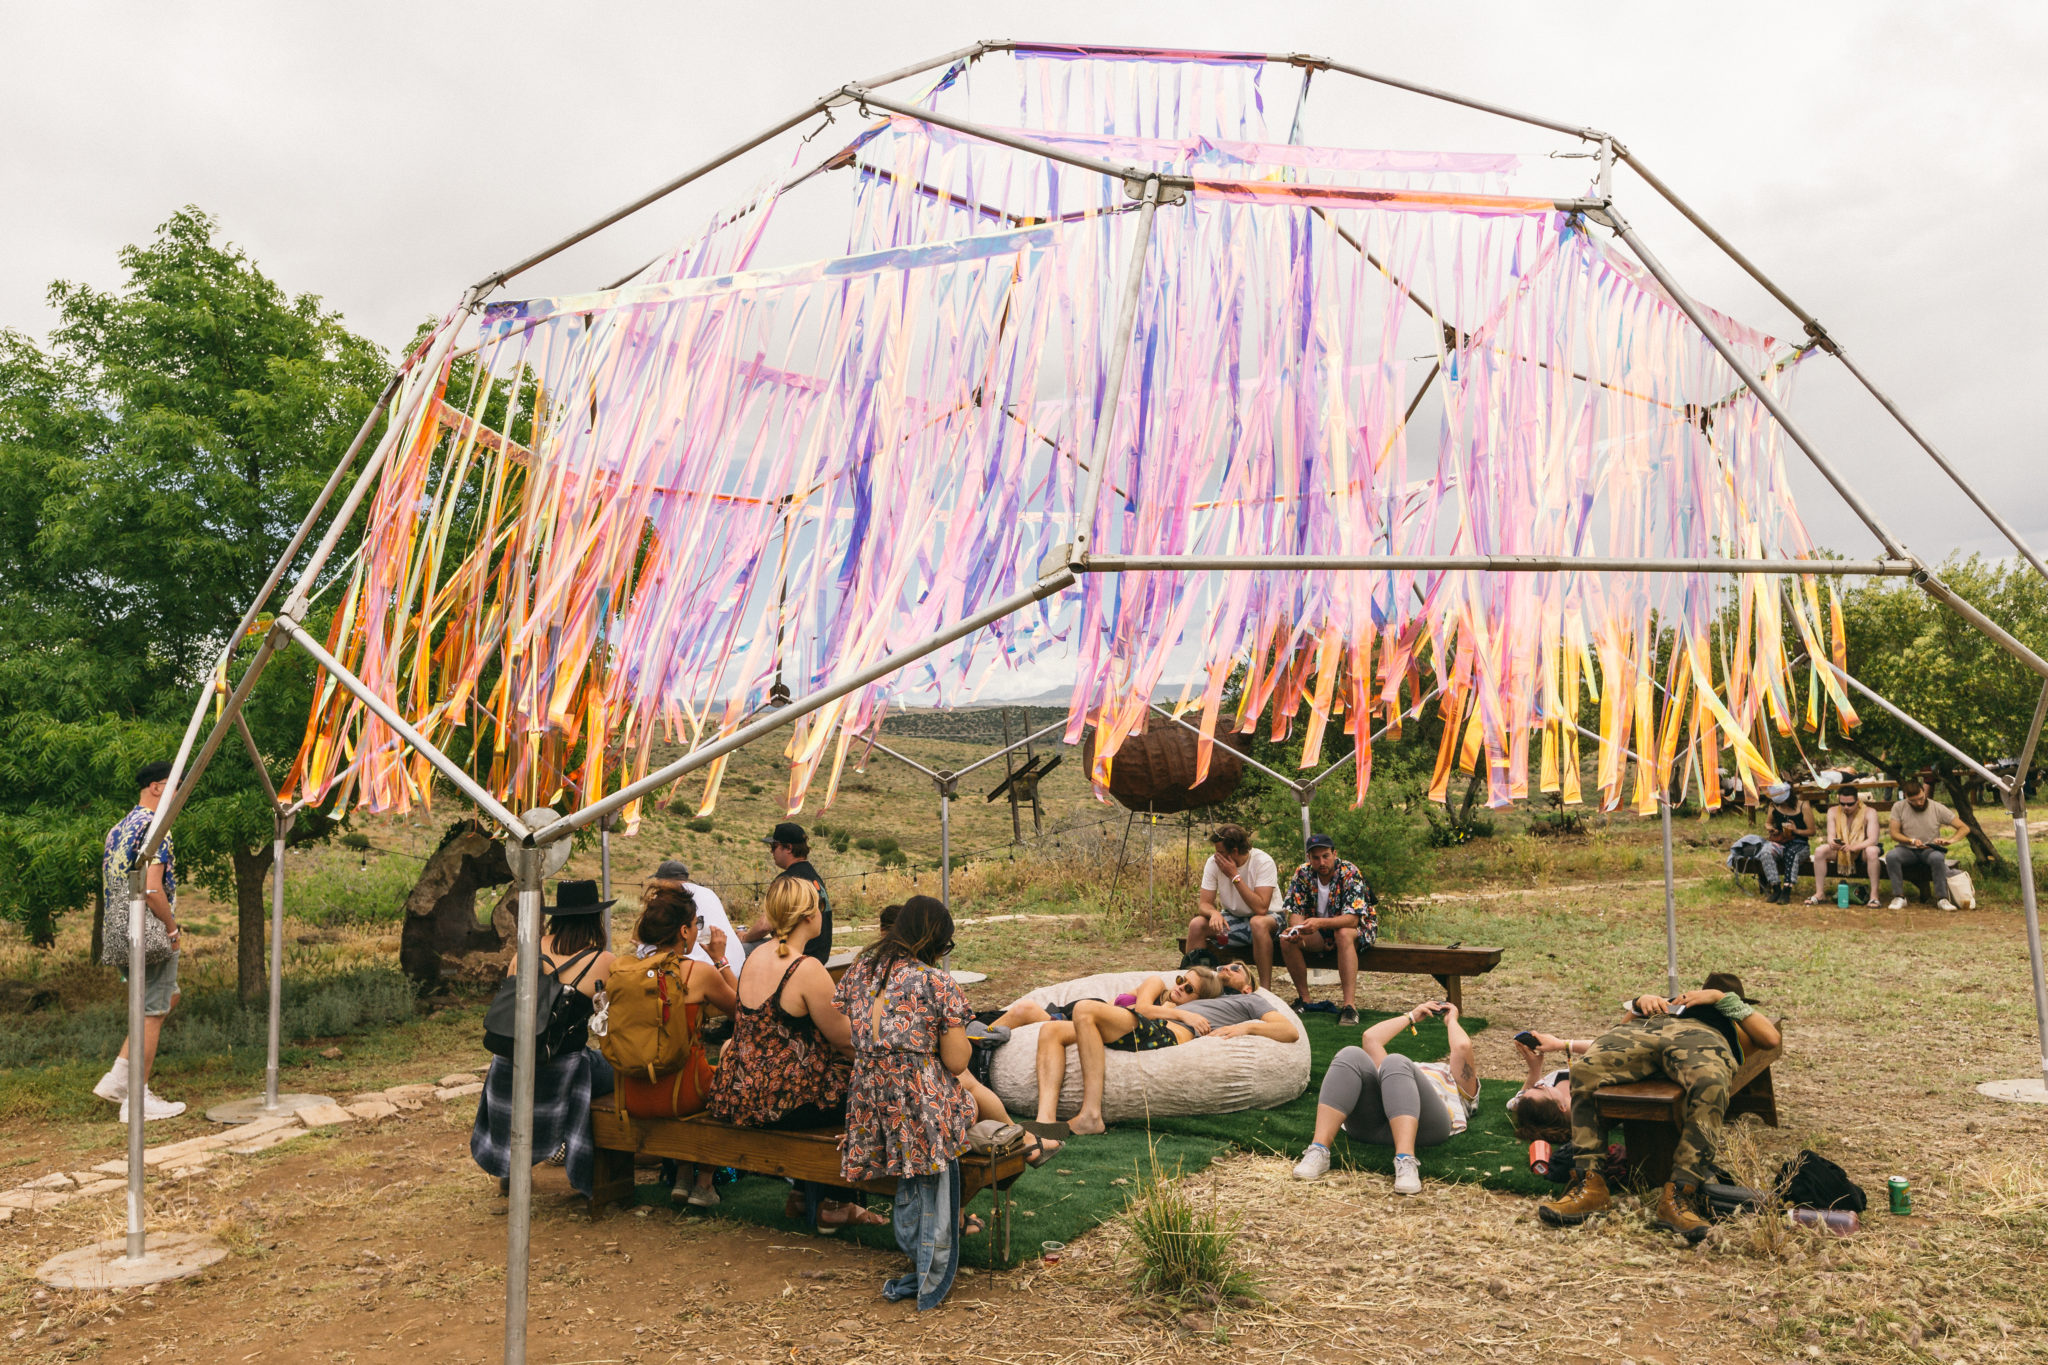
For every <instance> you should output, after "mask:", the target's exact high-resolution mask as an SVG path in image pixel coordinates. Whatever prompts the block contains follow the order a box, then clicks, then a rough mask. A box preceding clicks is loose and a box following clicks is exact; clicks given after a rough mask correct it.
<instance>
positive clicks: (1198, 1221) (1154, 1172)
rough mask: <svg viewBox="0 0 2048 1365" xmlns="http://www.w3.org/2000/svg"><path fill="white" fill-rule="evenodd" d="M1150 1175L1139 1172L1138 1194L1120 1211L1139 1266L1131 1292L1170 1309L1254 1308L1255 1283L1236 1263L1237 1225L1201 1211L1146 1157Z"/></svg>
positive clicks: (1154, 1155)
mask: <svg viewBox="0 0 2048 1365" xmlns="http://www.w3.org/2000/svg"><path fill="white" fill-rule="evenodd" d="M1150 1159H1151V1166H1152V1169H1151V1173H1150V1174H1149V1175H1147V1174H1146V1173H1145V1172H1143V1171H1139V1172H1137V1175H1138V1188H1137V1190H1136V1192H1135V1193H1133V1194H1132V1195H1131V1196H1130V1199H1129V1200H1128V1202H1127V1203H1126V1204H1125V1206H1124V1212H1125V1213H1126V1214H1127V1215H1128V1217H1129V1218H1130V1223H1131V1241H1132V1247H1133V1251H1134V1253H1135V1255H1136V1256H1137V1260H1138V1267H1137V1272H1136V1273H1135V1274H1134V1275H1133V1276H1132V1277H1131V1289H1132V1291H1133V1292H1134V1293H1135V1294H1136V1295H1137V1296H1138V1297H1139V1298H1144V1299H1156V1300H1163V1301H1165V1302H1166V1303H1167V1304H1170V1305H1172V1306H1173V1307H1174V1308H1177V1309H1178V1308H1188V1307H1193V1306H1196V1305H1201V1306H1205V1307H1209V1308H1223V1307H1226V1306H1228V1307H1248V1306H1250V1305H1251V1304H1253V1303H1256V1302H1258V1299H1259V1290H1258V1281H1257V1280H1256V1279H1254V1278H1253V1277H1252V1275H1251V1273H1250V1272H1249V1271H1247V1270H1246V1269H1245V1268H1244V1266H1243V1265H1242V1264H1241V1263H1240V1260H1239V1257H1238V1253H1237V1237H1238V1232H1239V1230H1240V1228H1241V1227H1242V1226H1243V1222H1242V1220H1241V1219H1235V1218H1233V1219H1226V1218H1224V1217H1223V1215H1222V1214H1220V1213H1218V1212H1217V1211H1216V1209H1215V1208H1214V1207H1213V1205H1212V1206H1211V1207H1208V1208H1203V1207H1200V1206H1199V1205H1198V1204H1197V1202H1196V1200H1195V1196H1194V1195H1193V1194H1192V1193H1191V1192H1190V1191H1189V1189H1188V1186H1187V1184H1186V1182H1184V1181H1183V1180H1182V1179H1181V1178H1180V1176H1181V1171H1180V1166H1179V1165H1178V1163H1176V1164H1175V1166H1174V1168H1173V1172H1172V1174H1170V1175H1169V1174H1167V1173H1166V1172H1163V1171H1161V1170H1160V1168H1159V1153H1158V1151H1157V1150H1156V1149H1155V1150H1153V1151H1152V1152H1151V1153H1150Z"/></svg>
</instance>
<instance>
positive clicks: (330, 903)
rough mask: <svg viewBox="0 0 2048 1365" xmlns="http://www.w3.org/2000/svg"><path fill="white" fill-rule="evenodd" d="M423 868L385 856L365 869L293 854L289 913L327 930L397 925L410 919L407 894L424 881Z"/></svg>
mask: <svg viewBox="0 0 2048 1365" xmlns="http://www.w3.org/2000/svg"><path fill="white" fill-rule="evenodd" d="M420 866H421V865H420V864H419V863H417V862H414V861H413V860H412V859H410V858H399V857H384V858H376V859H373V860H370V861H369V862H368V863H367V864H366V865H365V866H362V867H348V866H345V865H341V864H339V863H334V862H326V863H323V864H320V865H315V866H313V867H307V866H305V865H304V863H303V862H301V861H297V860H295V859H294V858H293V856H292V855H291V854H289V853H287V854H286V855H285V878H284V908H285V913H286V914H287V915H289V916H292V917H294V918H296V919H302V920H304V921H306V922H307V923H309V924H315V925H318V926H320V927H321V928H323V929H325V928H333V927H335V926H337V925H343V924H396V923H398V922H399V921H400V920H402V919H404V918H405V898H406V897H407V896H409V895H411V894H412V889H413V887H414V886H416V885H417V884H418V882H419V875H420Z"/></svg>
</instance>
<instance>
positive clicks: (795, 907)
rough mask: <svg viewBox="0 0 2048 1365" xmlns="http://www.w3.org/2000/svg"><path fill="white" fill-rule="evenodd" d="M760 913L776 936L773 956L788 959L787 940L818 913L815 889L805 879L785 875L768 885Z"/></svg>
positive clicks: (816, 891) (807, 879) (814, 886)
mask: <svg viewBox="0 0 2048 1365" xmlns="http://www.w3.org/2000/svg"><path fill="white" fill-rule="evenodd" d="M761 908H762V913H764V914H766V915H767V916H768V927H769V928H770V929H771V930H773V931H774V933H775V955H776V956H777V957H788V956H789V936H790V935H791V934H793V933H795V932H796V931H797V926H799V925H801V924H802V923H803V922H804V921H805V920H806V919H808V918H810V917H811V916H812V915H814V914H816V913H817V912H818V888H817V887H816V885H814V884H813V883H812V882H811V881H810V879H809V878H807V877H792V876H790V875H789V874H788V873H786V872H785V873H784V874H783V875H781V876H780V877H777V878H776V879H775V880H774V881H772V882H770V883H768V899H767V901H766V903H765V904H763V906H762V907H761Z"/></svg>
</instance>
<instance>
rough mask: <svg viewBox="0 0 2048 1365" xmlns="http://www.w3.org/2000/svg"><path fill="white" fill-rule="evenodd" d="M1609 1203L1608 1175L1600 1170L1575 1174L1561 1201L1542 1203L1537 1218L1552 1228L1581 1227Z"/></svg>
mask: <svg viewBox="0 0 2048 1365" xmlns="http://www.w3.org/2000/svg"><path fill="white" fill-rule="evenodd" d="M1609 1202H1611V1201H1609V1199H1608V1197H1607V1177H1606V1176H1604V1175H1602V1174H1600V1172H1598V1171H1574V1172H1573V1173H1572V1183H1571V1185H1570V1186H1569V1187H1567V1188H1566V1190H1565V1192H1564V1193H1563V1194H1561V1195H1559V1196H1558V1197H1557V1198H1555V1199H1546V1200H1544V1201H1543V1202H1542V1203H1540V1204H1538V1205H1537V1206H1536V1216H1537V1217H1538V1218H1541V1219H1542V1220H1543V1221H1544V1222H1546V1223H1549V1224H1550V1225H1551V1226H1552V1227H1560V1228H1571V1227H1577V1226H1578V1225H1579V1224H1581V1223H1583V1222H1585V1221H1586V1220H1587V1219H1588V1218H1591V1217H1592V1216H1593V1215H1594V1214H1596V1213H1599V1212H1600V1211H1601V1210H1603V1209H1605V1208H1606V1207H1607V1205H1608V1204H1609Z"/></svg>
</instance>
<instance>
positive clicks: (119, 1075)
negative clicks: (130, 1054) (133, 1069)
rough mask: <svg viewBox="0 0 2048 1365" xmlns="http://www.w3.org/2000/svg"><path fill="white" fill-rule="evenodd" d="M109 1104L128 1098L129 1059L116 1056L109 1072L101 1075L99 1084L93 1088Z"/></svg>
mask: <svg viewBox="0 0 2048 1365" xmlns="http://www.w3.org/2000/svg"><path fill="white" fill-rule="evenodd" d="M92 1093H93V1094H95V1095H98V1096H99V1097H100V1098H101V1099H103V1100H105V1101H106V1102H107V1103H108V1104H119V1103H120V1102H121V1101H123V1100H125V1099H127V1098H128V1059H127V1058H126V1057H116V1058H114V1064H113V1065H112V1066H110V1067H108V1068H107V1074H106V1075H104V1076H102V1077H100V1080H99V1084H98V1085H95V1086H94V1087H93V1088H92Z"/></svg>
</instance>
